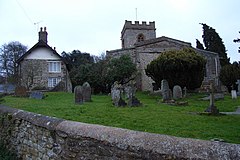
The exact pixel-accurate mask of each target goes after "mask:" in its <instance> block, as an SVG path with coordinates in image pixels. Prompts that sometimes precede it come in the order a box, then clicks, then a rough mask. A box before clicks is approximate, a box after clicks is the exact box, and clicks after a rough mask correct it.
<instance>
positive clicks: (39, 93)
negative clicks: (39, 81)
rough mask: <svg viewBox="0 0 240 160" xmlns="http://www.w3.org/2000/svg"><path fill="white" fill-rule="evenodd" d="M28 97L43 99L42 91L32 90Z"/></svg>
mask: <svg viewBox="0 0 240 160" xmlns="http://www.w3.org/2000/svg"><path fill="white" fill-rule="evenodd" d="M29 98H33V99H43V98H44V93H43V92H39V91H33V92H31V93H30V96H29Z"/></svg>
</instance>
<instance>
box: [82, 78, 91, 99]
mask: <svg viewBox="0 0 240 160" xmlns="http://www.w3.org/2000/svg"><path fill="white" fill-rule="evenodd" d="M82 89H83V101H84V102H91V101H92V100H91V86H90V84H89V83H88V82H85V83H83V86H82Z"/></svg>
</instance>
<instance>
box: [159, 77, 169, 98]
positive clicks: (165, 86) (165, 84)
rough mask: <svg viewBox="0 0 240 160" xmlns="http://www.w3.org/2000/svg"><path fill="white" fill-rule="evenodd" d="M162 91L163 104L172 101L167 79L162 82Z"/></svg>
mask: <svg viewBox="0 0 240 160" xmlns="http://www.w3.org/2000/svg"><path fill="white" fill-rule="evenodd" d="M161 91H162V98H163V102H165V101H168V100H170V98H171V96H170V89H169V85H168V81H167V80H165V79H163V80H162V81H161Z"/></svg>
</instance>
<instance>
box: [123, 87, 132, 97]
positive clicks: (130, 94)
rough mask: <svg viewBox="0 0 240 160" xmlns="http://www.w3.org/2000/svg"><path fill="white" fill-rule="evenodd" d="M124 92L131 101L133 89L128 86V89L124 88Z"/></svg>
mask: <svg viewBox="0 0 240 160" xmlns="http://www.w3.org/2000/svg"><path fill="white" fill-rule="evenodd" d="M124 92H125V96H126V98H127V99H129V98H130V97H131V96H132V92H133V91H132V87H131V86H129V85H127V86H126V87H124Z"/></svg>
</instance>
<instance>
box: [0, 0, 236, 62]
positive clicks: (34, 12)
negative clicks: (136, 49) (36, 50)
mask: <svg viewBox="0 0 240 160" xmlns="http://www.w3.org/2000/svg"><path fill="white" fill-rule="evenodd" d="M239 7H240V0H118V1H116V0H0V20H1V25H0V45H3V44H4V43H8V42H10V41H19V42H20V43H22V44H24V45H27V46H28V48H31V47H32V46H33V45H34V44H35V43H37V41H38V31H39V28H40V27H44V26H46V27H47V31H48V44H49V45H50V46H52V47H56V50H57V51H58V53H59V54H61V53H62V51H66V52H71V51H72V50H74V49H78V50H80V51H81V52H88V53H90V54H93V55H100V54H101V53H102V52H105V51H106V50H113V49H119V48H121V41H120V36H121V30H122V27H123V25H124V22H125V20H130V21H135V20H136V18H137V20H138V21H147V22H149V21H155V24H156V28H157V30H156V33H157V37H160V36H166V37H171V38H174V39H178V40H182V41H185V42H190V43H191V44H192V46H193V47H195V46H196V44H195V42H196V39H199V40H200V41H201V42H202V38H201V36H202V26H201V25H200V24H199V23H206V24H208V25H209V26H211V27H213V28H214V29H216V31H217V32H218V33H219V35H220V37H221V38H222V39H223V42H224V44H225V47H226V49H227V50H228V51H227V54H228V56H229V57H230V58H231V62H233V61H240V53H238V51H237V50H238V47H239V46H240V43H239V44H235V43H233V39H235V38H240V34H239V33H238V32H239V31H240V9H239ZM136 8H137V16H136Z"/></svg>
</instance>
